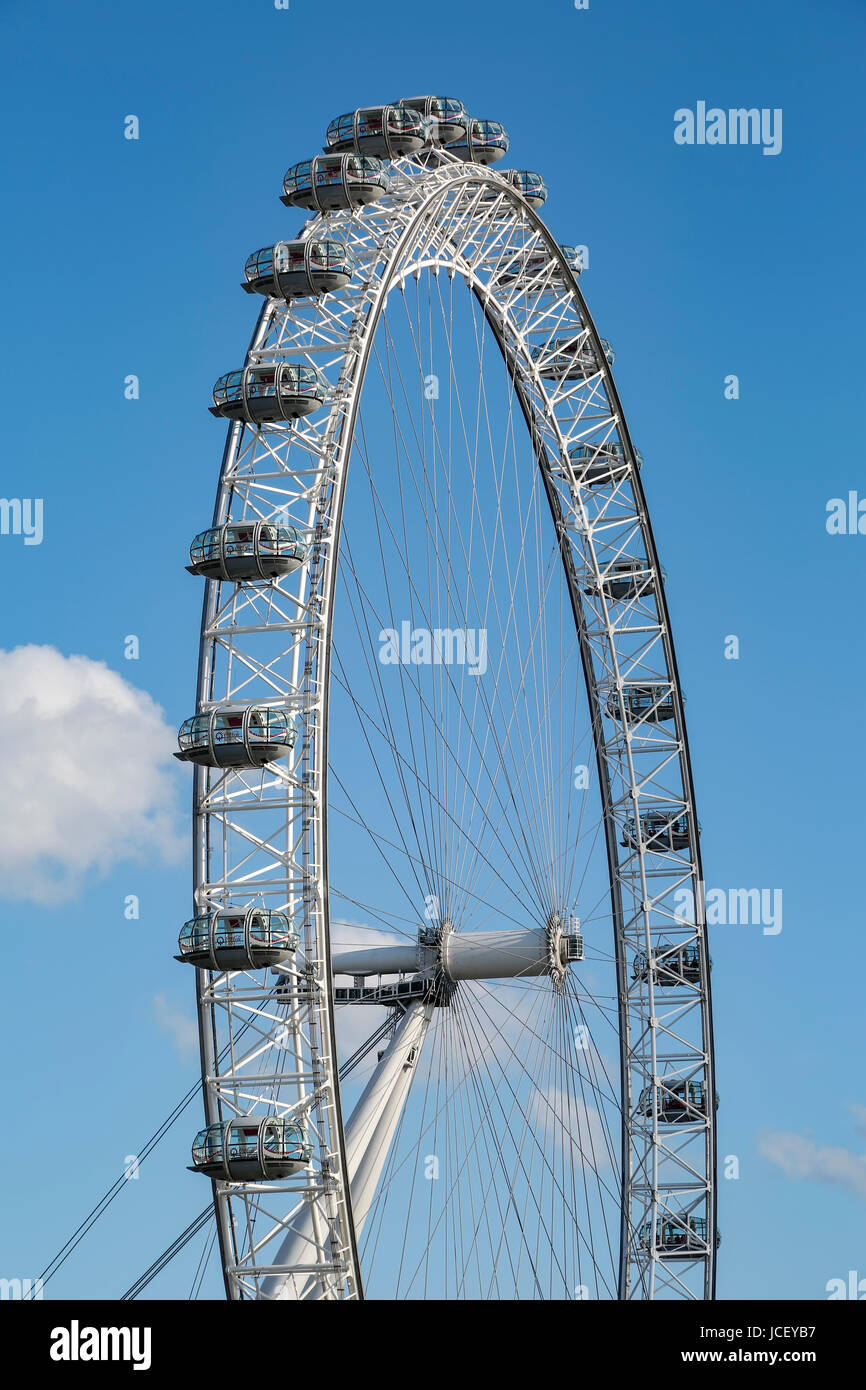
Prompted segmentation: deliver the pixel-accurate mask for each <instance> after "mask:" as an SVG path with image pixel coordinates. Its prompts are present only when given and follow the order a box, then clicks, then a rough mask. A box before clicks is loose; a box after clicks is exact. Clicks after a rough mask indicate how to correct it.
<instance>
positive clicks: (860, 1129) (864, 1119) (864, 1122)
mask: <svg viewBox="0 0 866 1390" xmlns="http://www.w3.org/2000/svg"><path fill="white" fill-rule="evenodd" d="M848 1109H849V1110H850V1111H851V1114H852V1115H853V1116H854V1128H855V1129H856V1131H857V1133H858V1134H862V1136H863V1138H864V1139H866V1105H856V1104H855V1103H853V1102H852V1103H851V1104H850V1105H849V1106H848Z"/></svg>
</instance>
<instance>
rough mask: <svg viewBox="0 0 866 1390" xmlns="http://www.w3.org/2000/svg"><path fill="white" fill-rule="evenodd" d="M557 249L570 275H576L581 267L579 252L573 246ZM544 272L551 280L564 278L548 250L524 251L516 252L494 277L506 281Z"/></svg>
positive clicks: (531, 277) (530, 276)
mask: <svg viewBox="0 0 866 1390" xmlns="http://www.w3.org/2000/svg"><path fill="white" fill-rule="evenodd" d="M559 250H560V252H561V253H562V258H563V260H564V261H565V263H566V265H567V266H568V269H569V270H570V271H571V273H572V275H574V276H578V275H579V274H580V272H581V270H582V269H583V262H582V260H581V258H580V252H579V251H577V250H576V249H575V248H574V247H573V246H560V248H559ZM545 272H547V273H548V274H549V277H550V278H551V279H552V280H558V281H560V282H561V281H562V280H563V279H564V278H565V277H564V276H563V273H562V267H561V266H560V264H559V262H558V261H557V260H556V258H555V257H554V256H551V255H550V253H549V252H548V251H529V252H525V251H524V252H520V253H518V254H517V255H516V256H515V257H514V258H513V260H510V261H508V262H507V264H506V265H505V266H504V267H503V268H502V270H500V271H499V272H498V274H497V276H496V278H497V280H500V281H502V282H504V283H508V282H509V281H511V280H517V279H528V280H531V279H533V278H534V277H536V276H544V275H545Z"/></svg>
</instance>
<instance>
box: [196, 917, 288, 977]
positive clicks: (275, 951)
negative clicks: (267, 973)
mask: <svg viewBox="0 0 866 1390" xmlns="http://www.w3.org/2000/svg"><path fill="white" fill-rule="evenodd" d="M299 940H300V938H299V936H298V933H297V932H296V931H295V929H294V926H293V924H292V919H291V917H289V916H288V915H287V914H286V913H285V912H268V911H266V910H265V909H264V908H260V907H251V908H248V909H247V910H246V911H245V912H238V913H233V912H212V913H210V914H209V915H208V916H204V917H193V918H192V920H191V921H189V922H185V923H184V925H183V926H182V927H181V930H180V936H179V937H178V941H177V947H178V954H177V955H176V956H175V960H180V961H188V962H189V963H190V964H191V965H197V966H199V967H200V968H201V969H202V970H260V969H262V968H263V967H265V966H269V965H279V964H280V963H281V962H282V961H284V960H288V959H289V957H290V956H292V955H293V954H294V952H295V951H296V950H297V948H298V942H299Z"/></svg>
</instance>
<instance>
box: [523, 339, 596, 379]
mask: <svg viewBox="0 0 866 1390" xmlns="http://www.w3.org/2000/svg"><path fill="white" fill-rule="evenodd" d="M600 342H601V350H602V352H603V353H604V356H605V359H606V361H607V362H608V363H609V364H610V365H611V366H613V361H614V351H613V348H612V347H611V345H610V343H609V342H608V341H607V340H606V339H605V338H601V339H600ZM531 354H532V358H533V361H535V362H538V363H541V367H540V370H541V375H542V376H543V377H544V379H545V380H546V381H578V380H580V379H581V378H585V377H590V376H595V374H596V372H598V371H600V370H601V367H600V365H599V361H598V357H597V356H596V353H595V349H594V347H593V345H592V343H590V342H587V341H586V340H585V339H580V338H574V339H572V338H554V339H553V341H552V342H550V343H548V344H544V345H540V346H538V347H534V348H532V349H531Z"/></svg>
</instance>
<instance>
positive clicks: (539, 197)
mask: <svg viewBox="0 0 866 1390" xmlns="http://www.w3.org/2000/svg"><path fill="white" fill-rule="evenodd" d="M502 177H503V178H504V179H507V181H508V182H509V183H510V184H511V185H512V187H514V188H516V189H517V191H518V193H520V194H522V195H523V197H524V198H525V199H526V201H527V203H528V204H529V206H530V207H531V208H540V207H541V205H542V203H545V202H546V201H547V184H546V183H545V182H544V179H543V178H542V177H541V175H540V174H536V173H534V172H533V171H532V170H531V169H503V171H502Z"/></svg>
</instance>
